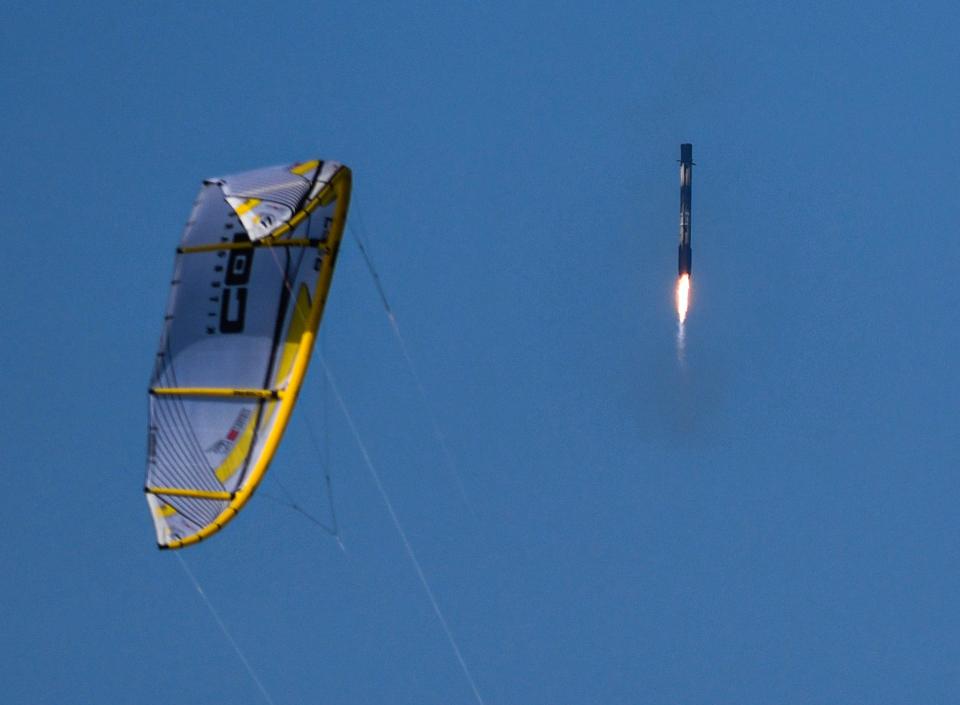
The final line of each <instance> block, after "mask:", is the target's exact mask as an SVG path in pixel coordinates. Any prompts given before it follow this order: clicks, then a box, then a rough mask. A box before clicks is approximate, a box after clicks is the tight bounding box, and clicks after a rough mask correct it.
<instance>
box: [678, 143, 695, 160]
mask: <svg viewBox="0 0 960 705" xmlns="http://www.w3.org/2000/svg"><path fill="white" fill-rule="evenodd" d="M680 163H681V164H693V145H692V144H681V145H680Z"/></svg>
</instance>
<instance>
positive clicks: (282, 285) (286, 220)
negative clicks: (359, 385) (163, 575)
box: [145, 160, 350, 548]
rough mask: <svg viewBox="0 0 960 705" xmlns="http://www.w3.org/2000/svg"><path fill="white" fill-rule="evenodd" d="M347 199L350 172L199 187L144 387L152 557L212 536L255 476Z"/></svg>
mask: <svg viewBox="0 0 960 705" xmlns="http://www.w3.org/2000/svg"><path fill="white" fill-rule="evenodd" d="M349 200H350V170H349V169H348V168H347V167H345V166H343V165H342V164H339V163H337V162H324V161H319V160H314V161H308V162H302V163H297V164H292V165H289V166H284V167H269V168H265V169H258V170H255V171H248V172H244V173H242V174H236V175H233V176H227V177H224V178H221V179H208V180H207V181H205V182H204V184H203V187H202V188H201V189H200V193H199V195H198V196H197V200H196V202H195V203H194V208H193V212H192V214H191V215H190V220H189V221H188V222H187V226H186V229H185V230H184V233H183V237H182V239H181V242H180V247H178V248H177V256H176V264H175V266H174V275H173V281H172V282H171V291H170V300H169V304H168V306H167V314H166V317H165V320H164V327H163V334H162V336H161V338H160V349H159V351H158V352H157V358H156V364H155V365H154V371H153V376H152V378H151V380H150V428H149V435H148V448H147V481H146V488H145V489H146V493H147V504H149V506H150V512H151V514H152V516H153V521H154V523H155V525H156V530H157V542H158V543H159V545H160V547H161V548H180V547H181V546H186V545H189V544H192V543H196V542H198V541H200V540H202V539H204V538H206V537H207V536H210V535H211V534H213V533H215V532H216V531H218V530H219V529H220V528H222V527H223V525H224V524H226V523H227V522H228V521H230V520H231V519H232V518H233V517H234V516H235V515H236V514H237V512H238V511H239V510H240V508H241V507H242V506H243V505H244V504H246V503H247V501H248V500H249V499H250V497H251V496H252V495H253V492H254V491H255V490H256V488H257V486H258V485H259V483H260V481H261V479H262V478H263V475H264V473H265V472H266V470H267V467H268V466H269V464H270V461H271V459H272V458H273V455H274V452H275V451H276V449H277V446H278V445H279V443H280V439H281V438H282V437H283V432H284V430H285V429H286V427H287V422H288V421H289V419H290V413H291V412H292V411H293V405H294V404H295V403H296V400H297V394H298V393H299V391H300V386H301V384H302V382H303V378H304V375H305V373H306V370H307V364H308V362H309V360H310V355H311V352H312V350H313V343H314V339H315V337H316V333H317V328H318V327H319V325H320V319H321V317H322V315H323V307H324V304H325V302H326V299H327V293H328V291H329V289H330V281H331V278H332V276H333V268H334V265H335V263H336V258H337V251H338V249H339V246H340V240H341V237H342V235H343V228H344V225H345V223H346V218H347V207H348V204H349Z"/></svg>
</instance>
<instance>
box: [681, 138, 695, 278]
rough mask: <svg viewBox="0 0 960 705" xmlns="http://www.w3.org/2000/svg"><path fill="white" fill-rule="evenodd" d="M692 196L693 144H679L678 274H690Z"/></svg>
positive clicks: (691, 264) (691, 268)
mask: <svg viewBox="0 0 960 705" xmlns="http://www.w3.org/2000/svg"><path fill="white" fill-rule="evenodd" d="M692 197H693V145H692V144H681V145H680V253H679V254H680V256H679V262H678V265H679V271H678V274H679V275H680V276H683V275H684V274H688V275H689V274H691V273H692V270H693V248H692V247H691V244H690V210H691V200H692Z"/></svg>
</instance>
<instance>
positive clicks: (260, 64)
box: [0, 1, 960, 705]
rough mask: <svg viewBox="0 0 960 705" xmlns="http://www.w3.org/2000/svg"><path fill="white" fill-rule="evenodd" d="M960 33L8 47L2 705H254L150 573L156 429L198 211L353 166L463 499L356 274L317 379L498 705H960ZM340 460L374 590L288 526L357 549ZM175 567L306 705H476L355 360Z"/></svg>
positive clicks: (194, 38)
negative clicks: (265, 170) (430, 595)
mask: <svg viewBox="0 0 960 705" xmlns="http://www.w3.org/2000/svg"><path fill="white" fill-rule="evenodd" d="M958 20H960V13H958V10H956V9H955V5H954V4H952V3H943V4H940V5H938V4H937V3H925V4H923V6H922V7H918V6H916V4H914V3H888V2H883V3H877V4H868V6H865V4H864V3H852V2H840V3H837V2H829V3H769V2H756V3H737V4H728V3H656V4H648V3H635V2H625V3H608V4H607V3H603V4H596V3H580V4H577V3H566V2H561V3H557V2H543V3H523V4H520V5H516V4H514V3H496V2H486V1H485V2H472V3H461V2H434V3H430V2H421V3H414V4H409V3H396V2H391V3H376V4H365V3H324V4H321V3H257V4H253V3H237V2H229V3H227V2H204V3H176V4H174V3H150V4H147V3H127V2H122V3H121V2H109V3H108V2H102V3H95V4H92V5H91V4H80V3H74V4H70V3H50V2H35V3H33V2H32V3H19V4H18V6H17V7H8V8H6V10H5V13H4V21H3V23H2V24H0V98H2V104H3V110H2V114H0V163H2V166H3V168H2V169H0V192H2V194H3V202H4V205H5V211H4V212H5V223H6V225H5V227H4V233H5V247H4V253H3V256H2V257H0V282H2V284H0V293H2V297H0V309H2V311H3V316H2V321H3V338H2V343H0V382H2V389H3V394H4V403H3V404H2V405H0V448H2V456H0V468H2V472H0V479H2V483H3V490H2V493H0V516H2V520H0V521H2V524H0V525H2V528H3V540H2V542H0V566H2V571H3V572H2V577H0V684H2V689H3V695H2V698H0V699H2V700H3V701H4V702H11V703H31V704H35V705H41V704H50V705H54V704H55V705H60V704H62V703H71V702H73V703H137V704H138V705H153V704H157V705H169V703H172V702H179V703H209V702H231V703H237V704H238V705H239V704H241V703H243V704H247V703H251V704H256V703H263V702H264V698H263V696H262V695H261V693H260V691H259V690H258V689H257V688H256V686H255V685H254V683H253V681H252V680H251V679H250V677H249V675H248V674H247V672H246V671H245V670H244V667H243V664H242V663H241V661H240V660H239V658H238V657H237V655H236V654H235V653H234V651H233V650H232V648H231V646H230V644H229V642H228V641H227V640H226V638H225V637H224V635H223V634H222V633H220V631H219V630H218V629H217V626H216V623H215V622H214V620H213V618H212V616H211V614H210V613H209V612H208V611H207V608H206V607H205V605H204V603H203V602H202V600H201V599H200V597H199V595H198V594H197V592H196V591H195V590H194V589H193V587H192V585H191V584H190V582H189V580H188V578H187V577H186V575H185V573H184V572H183V570H181V567H180V566H179V565H178V562H177V559H176V556H175V555H174V554H171V553H160V552H158V551H157V550H156V549H155V547H154V536H153V529H152V526H151V522H150V518H149V516H148V512H147V508H146V504H145V502H144V501H143V497H142V491H141V487H142V483H143V477H144V463H145V427H146V393H145V392H146V385H147V380H148V377H149V372H150V366H151V363H152V356H153V353H154V349H155V346H156V343H157V340H158V337H159V333H160V324H161V319H162V315H163V310H164V306H165V302H166V298H167V287H168V280H169V276H170V271H171V267H172V262H173V251H174V247H175V245H176V243H177V241H178V238H179V236H180V231H181V228H182V225H183V223H184V221H185V220H186V218H187V215H188V213H189V210H190V204H191V202H192V199H193V196H194V194H195V193H196V190H197V188H198V186H199V183H200V180H201V179H202V178H204V177H208V176H217V175H222V174H226V173H230V172H235V171H240V170H244V169H250V168H256V167H259V166H264V165H269V164H276V163H284V162H290V161H295V160H300V159H307V158H312V157H314V156H320V157H325V158H335V159H339V160H342V161H343V162H345V163H347V164H349V165H350V166H351V167H352V168H353V170H354V175H355V196H356V198H355V201H354V209H353V216H352V217H353V218H354V220H353V222H354V224H361V225H362V226H363V232H365V233H366V234H367V237H368V239H369V242H370V246H371V249H372V252H373V255H374V258H375V261H376V263H377V265H378V268H379V270H380V274H381V277H382V279H383V282H384V285H385V287H386V289H387V292H388V294H389V296H390V297H391V300H392V303H393V305H394V307H395V309H396V311H397V315H398V319H399V321H400V325H401V327H402V330H403V332H404V335H405V336H406V339H407V341H408V344H409V347H410V351H411V354H412V356H413V358H414V360H415V361H416V363H417V365H418V367H419V369H420V371H421V374H422V378H423V382H424V386H425V388H426V391H427V393H428V395H429V397H430V399H431V400H432V406H433V409H434V413H435V414H436V416H437V418H438V419H439V420H440V424H441V426H442V428H443V430H444V432H445V433H446V436H447V439H448V443H449V446H450V449H451V451H452V452H453V454H454V455H455V457H456V459H457V467H458V469H459V473H460V475H461V477H462V482H463V485H464V487H465V490H466V494H467V497H468V499H467V501H464V499H463V498H462V497H461V494H460V491H459V490H458V487H457V482H456V478H455V477H453V475H452V473H451V472H450V470H449V468H447V467H446V466H445V464H444V462H443V454H442V451H441V450H440V448H439V447H438V445H437V443H436V442H435V440H434V438H433V433H432V430H431V425H430V412H429V410H428V409H427V408H426V407H425V406H424V404H423V403H422V401H421V399H420V396H419V394H418V392H417V388H416V384H415V382H414V381H413V379H412V378H411V376H410V374H409V372H408V370H407V368H406V365H405V363H404V360H403V357H402V353H401V351H400V349H399V347H398V346H397V343H396V341H395V340H394V339H393V337H392V334H391V331H390V328H389V325H388V323H387V320H386V318H385V316H384V314H383V310H382V308H381V306H380V303H379V300H378V298H377V294H376V290H375V289H374V287H373V285H372V283H371V281H370V277H369V275H368V274H367V272H366V271H365V268H364V266H363V262H362V259H361V258H360V256H359V251H358V250H357V248H356V246H355V243H354V242H352V241H351V240H349V239H348V241H347V242H346V243H345V247H344V249H343V252H342V257H341V260H340V265H339V269H338V272H337V275H336V277H335V280H334V283H333V289H332V294H331V299H330V304H329V309H328V318H327V319H326V321H325V323H324V329H323V330H324V333H323V336H324V341H323V342H324V348H325V351H326V358H327V359H328V360H329V364H330V366H331V369H332V370H333V372H334V374H335V375H336V377H337V380H338V383H339V386H340V388H341V391H342V393H343V396H344V398H345V400H346V402H347V404H348V405H349V407H350V409H351V411H352V413H353V415H354V417H355V419H356V421H357V424H358V427H359V429H360V432H361V434H362V435H363V438H364V441H365V442H366V444H367V445H368V447H369V450H370V453H371V457H372V458H373V460H374V462H375V463H376V464H377V467H378V468H379V470H380V472H381V473H382V476H383V478H384V483H385V486H386V488H387V490H388V492H389V493H390V496H391V497H392V499H393V501H394V504H395V507H396V510H397V513H398V515H399V517H400V519H401V521H402V522H403V524H404V526H405V527H406V529H407V531H408V533H409V537H410V540H411V542H412V544H413V546H414V548H415V549H416V550H417V552H418V555H419V557H420V559H421V561H422V564H423V568H424V571H425V572H426V574H427V576H428V578H429V580H430V582H431V584H432V586H433V588H434V590H435V592H436V595H437V599H438V601H439V603H440V605H441V606H442V609H443V610H444V613H445V614H446V616H447V618H448V620H449V623H450V626H451V628H452V630H453V632H454V634H455V635H456V637H457V639H458V641H459V643H460V646H461V648H462V651H463V654H464V657H465V658H466V661H467V663H468V664H469V666H470V668H471V670H472V672H473V674H474V676H475V678H476V681H477V683H478V685H479V688H480V692H481V693H482V694H483V697H484V698H485V700H486V702H487V703H489V704H490V705H507V704H518V703H524V704H525V705H538V704H542V705H557V704H558V703H564V704H566V703H578V704H579V703H582V704H593V703H624V704H629V703H655V704H659V703H664V704H666V703H704V704H710V705H715V704H717V703H730V704H737V705H743V704H744V703H838V702H844V703H871V704H878V703H905V702H910V703H944V702H950V701H953V700H955V698H956V694H957V692H960V667H958V663H960V616H958V615H960V568H958V565H960V539H958V532H957V516H958V506H960V480H958V477H957V470H958V460H960V457H958V456H960V453H958V450H960V446H958V436H957V429H956V420H957V412H958V394H960V386H958V377H957V374H956V356H957V350H958V349H960V335H958V332H957V326H956V316H957V310H958V304H960V284H958V281H957V265H958V255H960V245H958V240H957V223H958V222H960V207H958V202H957V198H956V191H957V169H958V166H957V165H958V163H960V129H958V128H960V125H958V115H960V99H958V91H957V83H956V81H957V76H958V74H960V59H958V56H960V54H958V50H957V30H958V25H960V23H958ZM683 141H690V142H693V143H694V156H695V160H696V162H697V167H696V169H695V172H694V213H693V226H694V230H693V232H694V240H693V244H694V272H695V283H694V305H693V310H692V313H691V316H690V319H689V321H688V327H687V348H686V359H685V363H684V364H681V363H680V362H679V361H678V357H677V349H676V322H675V313H674V311H673V303H672V289H673V283H674V277H675V272H676V269H675V268H676V231H677V213H678V179H677V163H676V160H677V158H678V153H679V144H680V142H683ZM325 410H326V411H325ZM325 413H326V414H327V417H326V418H327V420H326V421H324V414H325ZM308 420H309V423H307V421H308ZM311 424H312V426H313V427H314V429H315V431H316V432H317V433H318V436H319V437H320V438H321V439H322V438H323V436H324V434H326V435H327V436H328V438H329V442H328V446H327V447H328V448H329V467H330V472H331V474H332V476H333V480H334V488H335V493H336V505H335V506H336V509H337V512H338V515H339V519H340V522H341V525H342V536H343V541H344V544H345V546H346V548H347V553H346V554H344V553H342V552H341V551H340V550H339V549H338V547H337V545H336V543H335V542H334V541H333V540H332V539H330V538H329V537H328V536H326V535H325V534H323V532H321V531H318V530H317V529H316V528H315V527H314V526H313V525H311V524H310V523H309V522H307V521H306V520H304V519H303V517H301V516H300V515H298V514H296V513H295V512H293V511H291V510H290V509H287V508H285V507H283V506H281V505H279V504H277V503H276V502H274V501H271V500H270V498H269V496H267V495H273V496H279V495H280V494H281V492H280V490H279V486H278V485H277V479H278V478H279V479H280V480H281V481H282V482H283V483H284V485H286V486H288V487H290V488H291V489H293V490H294V491H295V492H296V493H297V496H298V497H299V498H300V499H301V501H302V502H303V503H304V505H305V506H309V507H310V508H311V511H315V512H316V513H317V514H319V515H323V516H326V512H327V511H328V505H327V503H326V498H325V495H324V490H323V484H322V475H323V472H322V464H321V462H320V461H321V460H322V459H323V458H322V456H323V455H325V454H326V452H327V451H326V450H325V451H324V452H323V453H321V454H319V456H318V454H317V453H316V452H315V451H314V450H313V449H312V445H311V443H310V438H309V429H310V427H311ZM182 557H183V558H184V560H185V561H186V563H187V565H188V566H189V567H190V569H191V570H193V572H194V573H195V574H196V576H197V578H198V580H199V581H200V582H201V584H202V585H203V586H204V588H205V589H206V592H207V595H208V596H209V598H210V600H211V601H212V603H213V604H214V605H215V606H216V608H217V609H218V610H219V612H220V614H221V616H222V618H223V620H224V622H225V623H226V624H227V626H228V628H229V629H230V631H231V632H232V634H233V635H234V637H235V639H236V641H237V644H238V645H239V647H240V648H241V650H242V651H243V652H244V653H245V654H246V656H247V658H248V659H249V661H250V663H251V665H252V666H253V668H254V670H255V671H256V673H257V675H258V676H259V677H260V679H261V681H262V682H263V684H264V687H265V688H266V690H267V691H268V692H269V694H270V696H271V697H272V698H273V700H274V701H275V702H276V703H277V704H278V705H282V704H287V703H324V704H330V705H333V704H344V705H347V704H349V705H356V704H358V703H390V704H391V705H400V704H405V703H409V704H411V705H413V704H416V705H430V704H434V703H435V704H438V705H440V704H442V705H448V704H449V703H470V702H474V700H473V696H472V693H471V691H470V689H469V686H468V684H467V682H466V680H465V679H464V677H463V674H462V673H461V671H460V670H459V667H458V664H457V662H456V660H455V658H454V656H453V654H452V652H451V649H450V647H449V645H448V643H447V642H446V639H445V637H444V634H443V631H442V629H441V627H440V625H439V624H438V622H437V620H436V618H435V617H434V615H433V613H432V610H431V607H430V604H429V602H428V600H427V599H426V597H425V595H424V593H423V590H422V588H421V587H420V584H419V582H418V580H417V577H416V574H415V572H414V570H413V568H412V567H411V565H410V563H409V561H408V560H407V558H406V556H405V554H404V552H403V547H402V544H401V542H400V540H399V538H398V536H397V534H396V532H395V531H394V529H393V527H392V525H391V523H390V519H389V515H388V514H387V512H386V509H385V507H384V504H383V502H382V500H381V499H380V496H379V495H378V494H377V491H376V487H375V485H374V483H373V481H372V479H371V477H370V475H369V473H368V472H367V469H366V468H365V466H364V465H363V462H362V457H361V455H360V453H359V451H358V449H357V447H356V445H355V444H354V442H353V440H352V438H351V437H350V435H349V430H348V428H347V426H346V424H345V422H344V419H343V417H342V415H339V412H338V411H337V409H336V407H335V405H334V404H333V402H332V399H331V397H330V395H329V393H327V394H326V395H325V393H324V385H323V375H322V369H321V367H320V366H319V365H314V368H313V370H312V372H311V376H310V377H309V378H308V385H307V388H306V392H305V395H304V398H303V399H302V402H301V406H300V407H298V409H297V414H296V415H295V418H294V420H293V422H292V425H291V429H290V435H289V437H288V439H287V441H286V442H285V444H284V447H283V448H282V450H281V453H280V454H279V456H278V457H277V459H276V461H275V463H274V466H273V468H272V469H271V474H270V475H268V477H267V479H266V481H265V484H264V486H263V489H262V494H261V495H258V497H257V498H256V500H255V501H254V502H252V503H251V504H250V505H249V506H248V508H247V509H246V510H245V511H244V513H243V514H242V515H241V516H240V517H239V518H238V519H237V520H236V521H235V522H234V523H233V524H231V525H230V526H229V527H228V529H227V530H225V531H224V532H223V533H222V534H220V535H218V536H217V537H215V538H214V539H213V540H211V541H209V542H208V543H205V544H203V545H201V546H198V547H194V548H191V549H189V550H187V551H184V552H183V554H182Z"/></svg>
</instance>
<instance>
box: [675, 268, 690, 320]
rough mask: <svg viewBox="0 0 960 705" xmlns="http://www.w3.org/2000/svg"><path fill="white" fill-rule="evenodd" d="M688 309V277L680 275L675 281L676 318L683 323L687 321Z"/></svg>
mask: <svg viewBox="0 0 960 705" xmlns="http://www.w3.org/2000/svg"><path fill="white" fill-rule="evenodd" d="M689 308H690V275H689V274H682V275H680V278H679V279H677V316H678V317H679V318H680V322H681V323H683V322H684V321H685V320H686V319H687V309H689Z"/></svg>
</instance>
